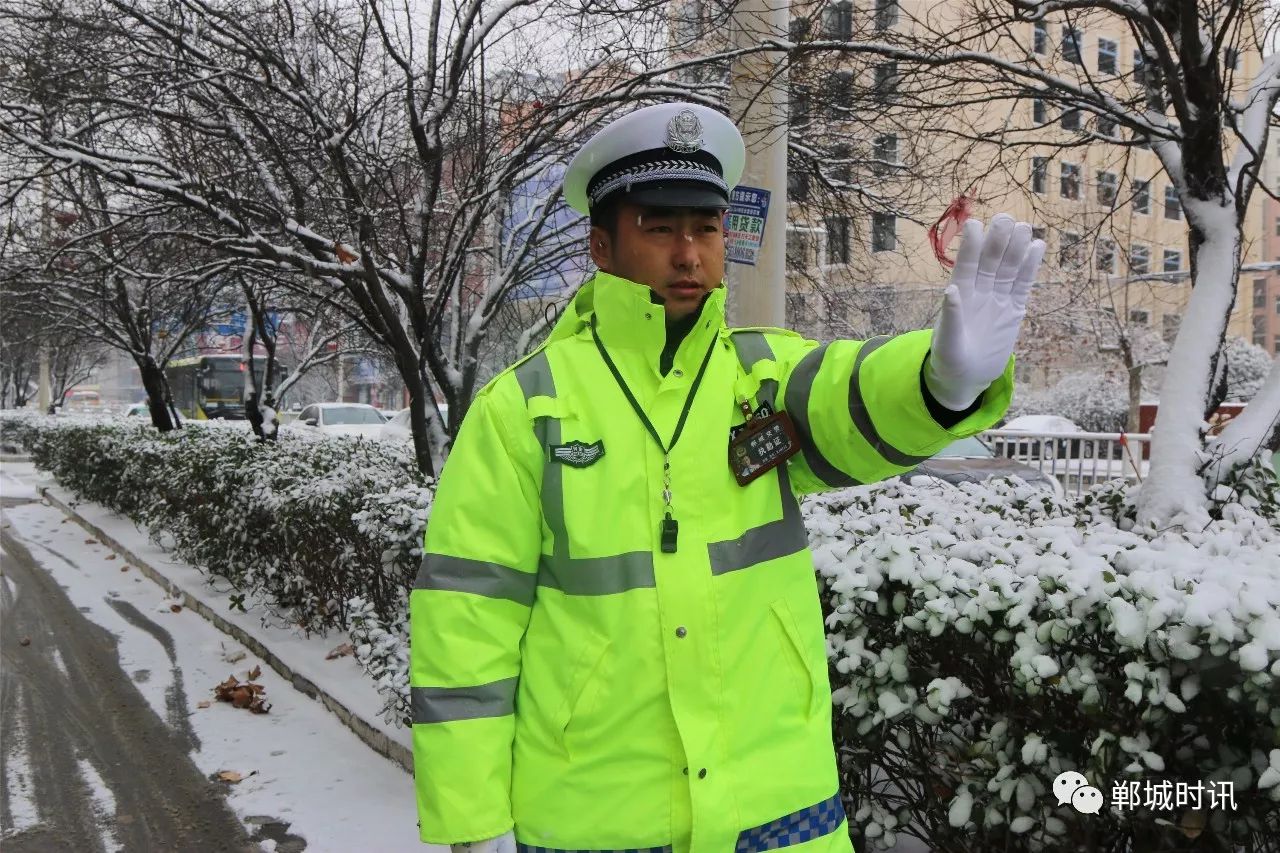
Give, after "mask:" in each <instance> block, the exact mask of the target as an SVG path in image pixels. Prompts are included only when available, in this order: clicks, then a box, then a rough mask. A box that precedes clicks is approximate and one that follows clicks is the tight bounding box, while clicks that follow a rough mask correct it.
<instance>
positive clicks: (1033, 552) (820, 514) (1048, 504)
mask: <svg viewBox="0 0 1280 853" xmlns="http://www.w3.org/2000/svg"><path fill="white" fill-rule="evenodd" d="M1131 498H1132V494H1131V490H1128V491H1123V492H1121V491H1116V490H1115V487H1113V486H1104V487H1101V488H1100V489H1097V490H1095V491H1094V492H1093V494H1092V495H1091V496H1089V497H1086V498H1085V499H1084V500H1083V501H1082V502H1081V503H1080V504H1072V503H1065V502H1062V501H1059V500H1057V499H1055V498H1053V497H1051V496H1048V495H1046V494H1044V493H1043V492H1037V491H1035V490H1034V489H1032V488H1031V487H1029V486H1026V485H1024V484H1021V483H1020V482H1018V481H1011V482H1004V481H993V482H988V483H964V484H962V485H960V486H959V487H955V486H951V485H946V484H936V485H932V486H929V485H926V486H923V487H920V486H915V487H909V486H903V485H900V484H897V483H890V484H882V485H880V486H878V487H863V488H858V489H850V490H846V491H843V492H837V493H833V494H830V495H826V496H822V497H819V498H817V499H815V500H812V501H809V502H807V504H806V510H807V511H806V523H807V524H808V527H809V531H810V540H811V543H812V545H813V546H814V558H815V563H816V566H817V569H818V571H819V572H820V573H821V575H822V576H823V577H824V578H826V581H827V583H828V585H829V586H830V587H831V589H832V590H833V591H835V592H836V593H838V594H839V595H841V596H843V597H845V598H846V599H861V600H866V601H874V600H875V599H876V598H877V597H878V594H879V591H880V590H881V588H882V587H884V586H885V584H886V583H887V582H897V583H898V584H905V585H908V586H909V587H911V588H913V590H914V592H915V593H917V594H922V596H923V599H924V601H925V604H924V610H922V611H920V613H919V614H917V615H918V616H920V619H921V621H922V622H923V624H922V626H921V627H923V628H927V629H929V630H930V632H931V633H934V634H935V635H936V634H937V633H940V632H941V629H942V626H944V625H947V624H953V623H954V624H955V625H956V627H957V628H960V629H961V630H964V629H965V628H966V627H967V625H969V624H972V623H976V622H983V623H986V624H994V625H996V626H997V627H998V626H1003V627H1005V628H1009V629H1013V630H1018V628H1020V627H1027V623H1028V616H1029V615H1030V614H1031V612H1032V610H1033V608H1034V609H1035V610H1037V611H1039V612H1042V613H1044V612H1053V613H1057V614H1060V615H1061V616H1062V617H1063V618H1064V620H1065V622H1066V624H1068V625H1072V624H1079V623H1080V621H1081V620H1083V619H1084V618H1086V617H1087V616H1089V615H1090V614H1094V613H1096V612H1099V611H1103V612H1105V613H1107V614H1109V616H1110V620H1109V621H1110V624H1109V626H1107V629H1108V630H1109V631H1110V632H1111V633H1112V634H1113V635H1114V637H1115V640H1116V642H1117V643H1118V644H1119V645H1122V646H1128V647H1132V648H1135V649H1137V648H1142V647H1143V646H1144V644H1145V643H1146V642H1147V641H1148V638H1149V636H1150V635H1151V634H1152V632H1155V631H1160V632H1161V634H1162V636H1163V638H1164V639H1166V640H1167V642H1168V644H1169V651H1170V654H1172V655H1173V656H1174V657H1186V658H1190V657H1194V656H1197V655H1198V654H1199V652H1200V648H1199V647H1200V646H1201V645H1204V644H1205V643H1208V644H1210V645H1211V646H1212V645H1213V644H1217V643H1227V644H1230V645H1231V646H1235V647H1239V656H1240V661H1241V664H1242V666H1243V667H1244V668H1245V669H1248V670H1254V671H1260V670H1262V669H1270V670H1271V672H1272V674H1273V675H1280V529H1278V526H1280V519H1271V518H1268V517H1266V516H1265V515H1263V514H1261V512H1260V506H1259V502H1258V501H1257V500H1255V499H1253V498H1252V497H1251V496H1250V495H1248V494H1245V495H1243V497H1242V498H1240V499H1239V501H1240V502H1236V503H1230V504H1225V505H1224V506H1223V513H1224V517H1223V519H1222V520H1220V521H1215V522H1213V523H1211V524H1210V525H1209V526H1208V527H1206V528H1204V529H1203V530H1190V531H1181V530H1166V531H1162V532H1154V531H1139V530H1136V529H1134V527H1133V523H1132V521H1131V520H1130V519H1129V518H1127V517H1124V516H1120V518H1121V521H1120V523H1119V524H1117V523H1116V522H1115V521H1114V520H1113V518H1112V517H1111V513H1110V512H1109V511H1108V510H1107V509H1106V508H1105V507H1104V506H1103V503H1104V502H1108V501H1109V502H1110V503H1111V505H1112V506H1114V507H1120V506H1123V505H1126V504H1129V505H1131V504H1130V500H1131ZM920 614H924V615H922V616H921V615H920ZM992 614H1002V616H997V617H996V618H995V619H993V617H992ZM832 621H833V622H834V623H836V624H838V623H839V622H840V621H842V620H841V618H840V614H839V613H837V615H836V616H835V617H833V620H832ZM831 627H835V625H832V626H831ZM1031 627H1034V625H1032V626H1031ZM1224 651H1225V649H1224Z"/></svg>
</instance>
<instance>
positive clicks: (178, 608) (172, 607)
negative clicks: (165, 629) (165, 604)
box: [169, 604, 182, 613]
mask: <svg viewBox="0 0 1280 853" xmlns="http://www.w3.org/2000/svg"><path fill="white" fill-rule="evenodd" d="M169 609H170V610H172V611H173V612H174V613H178V612H179V611H181V610H182V605H181V604H170V605H169Z"/></svg>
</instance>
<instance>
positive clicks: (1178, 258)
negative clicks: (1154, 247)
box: [1163, 249, 1182, 272]
mask: <svg viewBox="0 0 1280 853" xmlns="http://www.w3.org/2000/svg"><path fill="white" fill-rule="evenodd" d="M1181 269H1182V250H1181V249H1165V250H1164V266H1163V270H1164V271H1165V272H1178V271H1180V270H1181Z"/></svg>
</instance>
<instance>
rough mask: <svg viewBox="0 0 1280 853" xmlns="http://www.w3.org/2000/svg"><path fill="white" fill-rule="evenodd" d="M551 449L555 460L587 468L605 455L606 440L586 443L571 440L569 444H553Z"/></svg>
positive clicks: (552, 457)
mask: <svg viewBox="0 0 1280 853" xmlns="http://www.w3.org/2000/svg"><path fill="white" fill-rule="evenodd" d="M550 451H551V460H552V461H553V462H563V463H564V464H565V465H570V466H572V467H574V468H586V467H587V466H589V465H594V464H596V463H597V462H599V461H600V460H601V459H602V458H603V457H604V442H603V441H597V442H595V443H594V444H584V443H583V442H581V441H571V442H569V443H568V444H553V445H551V447H550Z"/></svg>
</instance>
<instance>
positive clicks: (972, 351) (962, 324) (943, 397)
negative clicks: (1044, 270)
mask: <svg viewBox="0 0 1280 853" xmlns="http://www.w3.org/2000/svg"><path fill="white" fill-rule="evenodd" d="M963 235H964V236H963V242H962V243H961V244H960V253H959V255H957V257H956V265H955V269H954V271H953V272H952V274H951V283H950V284H949V285H948V286H947V290H946V293H945V296H944V302H943V306H942V315H941V316H940V317H939V318H938V323H937V325H936V326H934V329H933V346H932V349H931V350H930V353H929V358H928V360H927V361H926V363H925V369H924V382H925V385H926V386H927V387H928V389H929V393H930V394H932V395H933V397H934V399H936V400H937V401H938V402H939V403H941V404H942V405H944V406H946V407H947V408H948V409H952V410H954V411H957V412H959V411H964V410H965V409H967V408H968V407H969V406H970V405H972V403H973V401H974V400H976V399H978V397H979V396H981V394H982V392H983V391H985V390H986V388H987V386H988V385H990V384H991V383H992V382H994V381H995V380H996V379H998V378H999V377H1000V375H1001V374H1003V373H1004V369H1005V365H1006V364H1008V362H1009V356H1010V355H1012V354H1013V345H1014V343H1015V342H1016V341H1017V340H1018V329H1019V327H1020V326H1021V325H1022V318H1023V316H1024V315H1025V314H1026V313H1027V295H1028V294H1029V293H1030V292H1031V284H1032V282H1034V281H1035V278H1036V272H1037V271H1038V270H1039V269H1040V261H1041V260H1043V258H1044V241H1043V240H1033V239H1032V238H1031V226H1030V225H1028V224H1027V223H1025V222H1018V223H1016V224H1015V223H1014V221H1013V217H1012V216H1009V215H1008V214H1005V213H1001V214H998V215H997V216H996V217H995V218H994V219H992V220H991V226H990V227H989V228H987V230H986V233H983V230H982V223H981V222H980V221H978V220H976V219H970V220H969V221H967V222H965V224H964V231H963Z"/></svg>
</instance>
